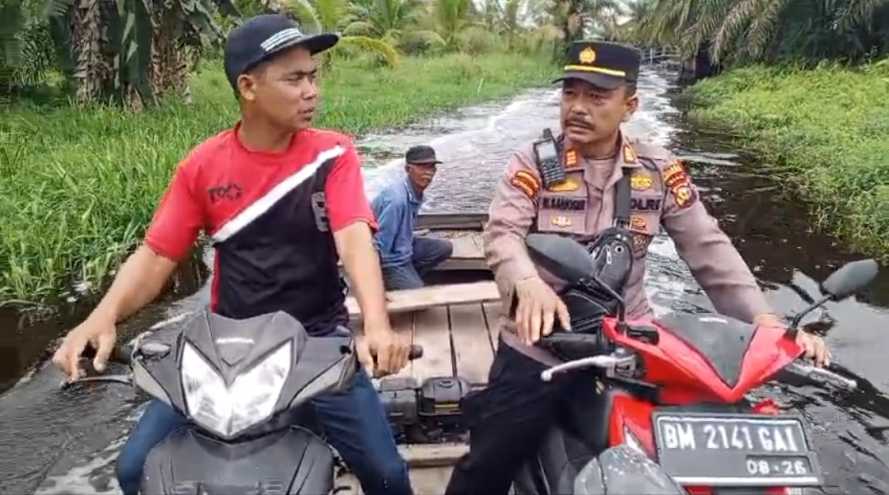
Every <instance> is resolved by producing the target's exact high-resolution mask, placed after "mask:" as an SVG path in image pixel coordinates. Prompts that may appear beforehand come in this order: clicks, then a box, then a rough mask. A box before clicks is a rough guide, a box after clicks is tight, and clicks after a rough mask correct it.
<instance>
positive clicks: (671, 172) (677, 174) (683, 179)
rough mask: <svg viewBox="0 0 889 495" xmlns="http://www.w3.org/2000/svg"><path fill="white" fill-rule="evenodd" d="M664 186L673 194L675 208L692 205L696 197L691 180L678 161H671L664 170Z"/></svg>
mask: <svg viewBox="0 0 889 495" xmlns="http://www.w3.org/2000/svg"><path fill="white" fill-rule="evenodd" d="M664 185H665V186H667V188H668V189H669V190H670V193H672V194H673V199H674V200H675V201H676V206H678V207H680V208H685V207H688V206H691V205H692V204H694V202H695V199H696V197H695V193H694V191H693V190H692V187H691V180H690V179H689V178H688V174H687V173H686V172H685V167H683V166H682V162H680V161H679V160H673V161H672V162H670V164H669V165H667V167H666V168H664Z"/></svg>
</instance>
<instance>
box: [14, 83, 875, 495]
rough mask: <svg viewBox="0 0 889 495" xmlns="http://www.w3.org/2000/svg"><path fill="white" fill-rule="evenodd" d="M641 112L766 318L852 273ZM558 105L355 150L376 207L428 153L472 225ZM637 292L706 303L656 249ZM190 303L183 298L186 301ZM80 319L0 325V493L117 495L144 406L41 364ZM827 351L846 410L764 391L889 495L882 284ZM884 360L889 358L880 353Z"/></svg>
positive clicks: (678, 127) (839, 469)
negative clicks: (67, 383) (68, 383)
mask: <svg viewBox="0 0 889 495" xmlns="http://www.w3.org/2000/svg"><path fill="white" fill-rule="evenodd" d="M640 91H641V95H642V110H641V112H640V113H638V114H637V115H636V117H634V119H633V121H632V122H631V123H630V125H629V129H628V130H629V132H630V133H631V134H635V135H641V136H644V137H646V138H648V139H650V140H653V141H656V142H659V143H661V144H664V145H667V146H668V147H670V148H671V149H673V150H675V151H676V152H677V153H678V154H679V155H681V156H682V157H683V158H684V159H685V160H686V161H687V162H688V163H690V165H691V170H692V173H693V176H694V177H695V179H696V182H697V183H698V185H699V187H700V189H701V191H702V196H703V199H704V201H705V202H706V203H707V205H708V206H709V207H710V209H711V211H712V212H713V213H714V214H715V216H716V217H717V218H719V219H720V223H721V225H722V227H723V228H724V229H725V230H726V232H728V233H729V235H730V236H731V237H732V238H733V239H734V241H735V243H736V245H737V246H738V247H739V249H740V251H741V253H742V255H743V256H744V258H745V259H746V260H747V261H748V263H749V264H750V265H751V266H752V267H753V269H754V272H755V274H756V275H757V277H758V278H759V279H760V281H761V283H762V284H763V286H764V288H765V290H766V293H767V297H768V298H769V300H770V301H771V302H772V304H773V305H774V307H775V308H778V309H779V310H780V311H781V312H783V313H785V314H787V315H791V314H792V313H794V312H795V311H799V310H800V309H802V308H803V307H805V306H806V304H807V302H806V296H804V294H805V293H806V292H808V293H812V294H816V293H817V282H818V281H819V280H821V279H823V278H824V277H826V276H827V275H828V274H829V273H830V271H832V270H833V269H835V268H837V267H838V266H840V265H841V264H842V263H843V262H845V261H848V260H853V259H858V258H859V256H857V255H856V253H851V252H848V251H847V250H844V249H843V248H842V247H841V245H839V244H838V243H837V242H836V241H835V240H834V239H832V238H831V237H830V236H826V235H823V234H820V233H817V232H814V231H813V229H812V227H811V224H810V221H809V217H808V215H807V214H806V207H805V204H803V203H802V202H801V201H800V200H799V199H798V198H796V197H795V196H794V194H793V193H792V191H789V190H788V188H786V187H784V186H783V184H782V183H781V181H780V178H779V177H777V176H775V174H772V173H770V172H768V169H769V167H768V164H764V163H760V162H757V161H756V160H755V159H754V158H752V157H748V156H745V155H744V154H743V153H740V152H739V151H738V150H737V149H734V148H733V147H732V146H731V145H730V144H728V143H727V142H726V141H725V140H723V139H721V138H720V137H719V136H718V135H713V134H709V133H707V132H704V130H701V129H695V128H693V127H692V126H690V125H688V124H687V123H686V122H685V120H684V118H683V115H682V113H681V111H680V110H678V109H677V108H676V107H675V105H674V104H673V99H672V93H673V92H674V91H675V88H673V86H672V85H671V84H669V83H668V81H667V79H666V78H665V77H664V75H662V74H660V73H657V72H652V71H648V72H646V73H645V74H644V77H643V78H642V81H641V84H640ZM557 105H558V95H557V93H556V92H554V91H553V90H550V89H543V90H533V91H529V92H527V93H525V94H523V95H520V96H518V97H516V98H514V99H511V100H508V101H503V102H495V103H491V104H487V105H481V106H476V107H471V108H467V109H464V110H461V111H458V112H454V113H453V114H449V115H445V116H441V117H440V118H436V119H430V120H427V121H424V122H421V123H419V124H417V125H414V126H411V127H409V128H408V129H402V130H398V131H392V132H386V133H381V134H376V135H368V136H364V137H363V138H362V139H361V140H360V141H359V146H360V147H361V151H362V154H363V155H364V156H365V163H366V167H367V168H366V169H365V177H366V179H367V182H368V190H369V193H370V194H374V193H375V192H376V191H378V190H379V188H380V187H382V185H384V184H385V183H387V182H388V181H390V180H396V179H397V178H399V177H400V168H401V166H400V164H399V163H398V162H397V157H398V156H399V155H400V154H401V153H403V151H404V150H405V149H406V148H407V147H409V146H410V145H413V144H418V143H428V144H432V145H433V146H435V147H436V149H437V151H438V153H439V156H440V157H441V158H442V159H443V160H444V161H445V162H446V163H445V165H443V166H442V167H441V168H440V173H439V176H438V177H437V178H436V181H435V182H434V184H433V186H432V188H431V189H430V190H429V192H428V203H427V205H426V208H427V209H428V210H429V211H437V212H477V211H483V210H485V209H486V208H487V204H488V201H489V197H490V191H491V189H492V188H493V184H494V183H495V181H496V180H497V178H498V176H499V173H500V171H501V169H502V167H503V165H504V163H505V161H506V159H507V158H508V157H509V155H510V153H511V152H512V150H514V149H515V148H516V147H518V146H521V145H523V144H525V143H527V142H528V141H529V140H530V139H532V138H533V137H535V136H536V135H538V134H539V132H540V130H541V128H542V127H543V126H544V125H550V126H554V127H555V126H557V121H556V120H555V119H556V116H557V114H558V106H557ZM651 250H652V254H651V262H650V266H649V273H648V276H647V283H646V289H647V291H648V294H649V297H650V298H651V299H652V301H653V304H654V306H655V308H656V311H658V312H667V311H700V310H701V309H707V308H710V307H711V306H710V303H709V301H708V300H707V298H706V296H705V295H704V294H703V292H702V291H701V289H700V288H699V287H698V285H697V284H696V283H695V282H694V279H693V278H692V277H691V276H690V274H689V273H688V270H687V268H686V267H685V265H684V264H683V263H681V262H679V261H678V260H679V258H678V255H677V254H676V251H675V248H674V246H673V244H672V242H671V241H670V240H669V239H668V238H667V237H665V236H661V237H659V238H658V239H657V240H656V241H655V242H654V243H653V244H652V247H651ZM180 281H181V283H180V284H179V287H178V290H177V291H175V292H174V293H173V294H171V295H170V296H168V297H167V298H166V299H165V300H164V301H162V302H160V303H157V304H155V305H153V306H152V307H150V308H148V309H146V310H145V311H143V312H141V313H140V314H139V315H138V317H137V318H135V319H134V320H133V321H130V322H128V323H127V324H126V325H124V326H123V327H122V328H121V332H122V334H124V335H133V334H135V333H138V332H139V331H142V330H144V329H145V328H146V327H148V326H150V325H151V324H153V323H155V322H157V321H159V320H162V319H165V318H169V317H172V316H175V315H177V314H181V313H182V312H185V311H188V310H190V309H193V308H195V307H197V306H198V305H200V304H203V303H205V302H206V300H207V299H206V285H204V286H203V288H202V289H201V290H200V291H198V292H196V293H195V290H196V289H197V287H198V285H196V284H194V283H188V282H189V281H191V282H194V281H195V277H189V276H183V277H181V278H180ZM186 294H191V295H189V296H186ZM76 308H77V306H76V305H75V306H72V308H64V309H63V311H62V313H61V314H60V316H59V317H57V318H54V319H50V320H45V321H42V322H39V323H33V322H31V323H29V322H28V321H26V320H25V321H21V317H20V316H18V315H16V314H14V313H10V312H5V313H3V312H0V390H4V389H6V391H5V392H4V393H3V394H2V395H0V493H4V494H5V493H10V494H18V493H32V492H35V491H36V492H37V493H47V494H48V493H84V494H95V493H113V492H115V491H116V482H115V481H114V479H113V469H114V459H115V458H116V455H117V449H118V448H119V447H120V445H121V443H122V442H123V440H124V439H125V438H126V434H127V432H128V431H129V429H130V428H131V426H132V424H133V422H134V421H135V420H136V418H137V417H138V415H139V413H141V406H142V405H143V401H144V398H143V397H141V396H137V395H136V394H134V392H133V391H132V390H130V389H128V388H126V387H121V386H114V385H106V384H101V385H94V386H91V387H86V388H81V389H79V390H78V391H76V392H75V391H59V390H58V388H57V385H58V383H59V382H60V380H61V376H60V375H59V374H58V373H57V372H55V371H54V370H52V369H49V368H48V366H47V363H46V362H45V359H46V357H47V356H48V355H49V354H48V351H47V349H48V346H49V345H50V343H51V341H52V340H53V339H55V338H56V337H57V336H58V335H59V334H60V333H61V332H63V331H64V330H65V329H67V328H69V327H70V326H71V325H72V324H74V323H75V322H76V321H78V320H79V319H80V318H81V317H82V311H81V312H79V311H78V310H77V309H76ZM825 316H829V317H830V318H832V319H833V320H834V324H833V325H832V327H831V328H830V329H829V333H828V337H827V339H828V342H829V344H830V345H831V346H832V349H833V353H834V356H835V359H836V360H837V361H838V362H841V363H844V364H845V365H847V366H848V367H849V368H851V369H852V370H853V371H854V372H855V373H857V374H858V375H860V376H861V377H862V378H863V379H865V380H866V381H867V383H868V384H872V386H873V387H872V388H865V390H863V391H860V392H857V393H854V394H843V393H839V392H835V391H832V390H829V389H822V388H816V387H790V386H787V385H770V386H767V387H763V389H761V390H759V391H757V395H768V396H770V397H772V398H773V399H775V400H776V401H778V402H779V403H781V404H782V405H784V406H785V407H786V408H788V409H789V410H793V411H796V412H798V413H800V414H802V415H803V416H804V417H806V419H807V420H808V421H809V423H810V424H811V426H812V428H811V429H812V434H813V441H814V443H815V446H816V448H817V449H818V450H819V452H820V460H821V463H822V465H823V467H824V469H825V474H826V476H827V482H828V486H827V487H826V491H827V492H828V493H881V494H889V395H887V394H886V392H885V391H887V390H889V372H887V369H889V368H887V366H886V364H885V362H886V359H885V358H884V354H883V353H884V352H886V349H887V348H889V271H886V272H884V273H883V274H882V275H881V277H880V279H879V280H878V281H877V282H876V283H875V284H874V285H873V287H872V288H871V289H870V290H868V291H867V292H866V293H865V294H863V295H862V296H860V297H857V298H855V299H850V300H847V301H844V302H841V303H834V304H830V305H829V306H828V308H827V310H826V312H825V313H823V314H820V315H819V314H817V313H816V315H814V317H822V318H823V317H825ZM884 346H886V347H884Z"/></svg>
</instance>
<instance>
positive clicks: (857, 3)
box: [636, 0, 889, 63]
mask: <svg viewBox="0 0 889 495" xmlns="http://www.w3.org/2000/svg"><path fill="white" fill-rule="evenodd" d="M653 2H654V5H653V6H650V5H647V6H645V7H641V8H640V10H641V11H642V12H644V18H642V19H641V20H639V21H638V29H637V31H636V32H637V35H638V36H639V37H640V39H642V40H644V41H646V42H648V43H651V44H658V45H674V46H677V47H678V48H679V49H680V50H681V52H682V53H683V54H684V55H685V56H687V57H690V56H694V55H696V54H697V53H699V52H700V51H701V50H702V49H705V50H707V53H708V54H709V56H710V57H711V58H712V59H713V60H714V61H715V62H722V63H735V62H741V61H747V60H752V61H756V60H772V59H775V58H777V57H779V56H789V57H800V56H801V57H803V58H807V59H820V58H824V57H829V58H844V59H847V60H857V59H860V58H862V57H864V56H867V54H869V53H873V52H874V51H877V52H882V53H885V51H886V49H887V44H889V43H887V41H886V38H885V34H886V32H887V30H889V26H887V23H889V21H887V20H886V17H887V15H889V0H653ZM646 3H647V2H646Z"/></svg>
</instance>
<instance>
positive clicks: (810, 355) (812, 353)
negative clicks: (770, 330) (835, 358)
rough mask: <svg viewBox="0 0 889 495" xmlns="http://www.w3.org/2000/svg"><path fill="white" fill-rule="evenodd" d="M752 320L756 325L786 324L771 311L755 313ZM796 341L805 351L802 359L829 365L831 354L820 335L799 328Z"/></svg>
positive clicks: (775, 325) (772, 325)
mask: <svg viewBox="0 0 889 495" xmlns="http://www.w3.org/2000/svg"><path fill="white" fill-rule="evenodd" d="M753 322H754V323H755V324H757V325H764V326H771V327H780V328H784V327H785V326H786V325H785V324H784V322H783V321H781V319H780V318H778V317H777V316H775V315H773V314H771V313H764V314H761V315H757V316H756V317H755V318H754V319H753ZM796 343H797V345H799V346H800V347H802V348H803V350H804V351H805V353H804V354H803V358H804V359H814V360H815V366H818V367H819V368H821V367H823V366H828V365H830V358H831V357H832V356H831V354H830V351H829V350H828V349H827V344H825V343H824V339H822V338H821V337H819V336H817V335H813V334H811V333H808V332H804V331H802V330H800V331H799V332H796Z"/></svg>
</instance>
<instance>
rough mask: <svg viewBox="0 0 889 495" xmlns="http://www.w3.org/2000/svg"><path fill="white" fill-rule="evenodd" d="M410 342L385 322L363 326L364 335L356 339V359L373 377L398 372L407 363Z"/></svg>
mask: <svg viewBox="0 0 889 495" xmlns="http://www.w3.org/2000/svg"><path fill="white" fill-rule="evenodd" d="M410 348H411V345H410V342H409V341H408V339H407V337H406V336H404V335H401V334H399V333H397V332H395V331H394V330H392V327H391V326H389V324H388V323H386V324H378V325H367V324H365V326H364V335H363V336H362V337H361V338H359V339H358V342H357V350H358V360H359V361H360V362H361V364H362V365H363V366H364V368H365V369H366V370H367V372H368V373H369V374H370V375H371V376H373V377H375V378H380V377H383V376H386V375H389V374H393V373H398V372H399V371H400V370H401V368H404V365H405V364H407V358H408V354H409V353H410Z"/></svg>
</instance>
